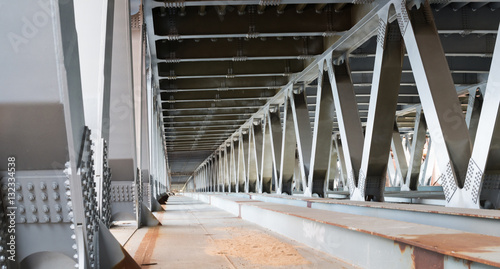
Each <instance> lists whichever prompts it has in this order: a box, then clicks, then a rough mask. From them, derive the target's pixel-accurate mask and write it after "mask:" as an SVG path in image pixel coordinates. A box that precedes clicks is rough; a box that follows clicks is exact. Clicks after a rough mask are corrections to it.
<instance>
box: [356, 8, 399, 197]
mask: <svg viewBox="0 0 500 269" xmlns="http://www.w3.org/2000/svg"><path fill="white" fill-rule="evenodd" d="M388 13H389V10H388V9H383V10H381V11H380V12H379V14H378V16H379V32H378V36H377V50H376V54H375V66H374V70H373V81H372V88H371V92H370V103H369V107H368V120H367V125H366V133H365V140H364V144H363V145H364V147H363V159H362V161H361V168H360V171H359V184H358V189H359V192H358V191H355V192H354V194H353V195H352V196H351V200H360V201H365V200H368V201H370V200H372V201H384V197H383V195H384V188H385V179H386V177H385V176H386V170H387V156H388V154H389V152H390V148H391V135H392V131H391V127H392V126H393V125H394V117H395V113H396V106H397V102H398V93H399V87H400V82H401V72H402V68H403V44H402V42H401V35H400V33H399V29H398V25H397V23H396V22H395V23H388V16H389V14H388Z"/></svg>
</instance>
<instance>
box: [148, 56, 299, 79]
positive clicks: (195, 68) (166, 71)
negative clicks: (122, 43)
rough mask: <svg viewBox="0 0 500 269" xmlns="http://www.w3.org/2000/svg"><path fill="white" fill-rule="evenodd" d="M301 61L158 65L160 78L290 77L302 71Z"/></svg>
mask: <svg viewBox="0 0 500 269" xmlns="http://www.w3.org/2000/svg"><path fill="white" fill-rule="evenodd" d="M303 68H304V65H303V63H302V61H301V60H297V59H295V60H262V61H252V62H248V61H245V62H232V61H231V62H196V63H193V62H180V63H159V64H158V72H159V76H160V77H162V78H163V77H165V78H170V79H185V78H196V77H202V76H205V77H217V76H224V77H227V78H232V77H235V76H256V75H264V74H265V75H269V74H282V75H290V74H292V73H297V72H300V71H302V69H303Z"/></svg>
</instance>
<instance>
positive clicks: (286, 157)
mask: <svg viewBox="0 0 500 269" xmlns="http://www.w3.org/2000/svg"><path fill="white" fill-rule="evenodd" d="M288 91H291V89H288ZM292 114H293V113H292V108H291V106H290V97H289V95H288V94H287V95H286V98H285V114H284V117H283V118H284V120H283V138H282V140H281V143H282V144H281V154H280V155H281V161H280V169H279V171H280V177H279V184H278V187H276V193H277V194H282V193H286V194H288V195H292V190H293V186H292V183H293V174H294V168H295V149H296V143H297V141H296V138H295V130H294V125H293V115H292Z"/></svg>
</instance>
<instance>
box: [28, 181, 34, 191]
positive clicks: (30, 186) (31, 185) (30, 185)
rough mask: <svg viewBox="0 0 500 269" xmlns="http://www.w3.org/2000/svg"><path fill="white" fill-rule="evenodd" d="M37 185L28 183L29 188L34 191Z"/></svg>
mask: <svg viewBox="0 0 500 269" xmlns="http://www.w3.org/2000/svg"><path fill="white" fill-rule="evenodd" d="M34 188H35V187H34V186H33V183H31V182H30V183H28V190H29V191H32V190H33V189H34Z"/></svg>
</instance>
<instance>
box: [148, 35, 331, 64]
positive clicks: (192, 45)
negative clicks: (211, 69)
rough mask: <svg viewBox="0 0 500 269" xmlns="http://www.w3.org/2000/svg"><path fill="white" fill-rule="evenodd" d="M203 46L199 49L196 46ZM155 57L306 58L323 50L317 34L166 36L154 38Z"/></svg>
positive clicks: (167, 58) (170, 58) (174, 58)
mask: <svg viewBox="0 0 500 269" xmlns="http://www.w3.org/2000/svg"><path fill="white" fill-rule="evenodd" d="M200 48H203V49H200ZM156 50H157V55H158V59H162V60H167V61H168V62H177V60H178V59H204V58H205V59H216V58H228V59H232V58H234V60H235V61H239V60H241V61H243V60H245V58H246V57H250V58H251V57H269V58H272V57H280V56H281V57H287V56H290V57H295V58H307V56H312V55H318V54H321V53H322V52H323V39H322V38H320V37H313V38H299V39H297V40H296V39H293V38H290V37H284V38H282V39H281V40H278V39H276V38H269V39H267V40H266V41H262V40H260V39H248V40H243V39H237V40H232V41H229V40H227V39H219V40H217V41H215V42H214V41H212V40H208V39H200V40H199V41H198V42H196V40H191V39H189V40H184V41H182V42H179V41H168V40H166V39H162V40H158V41H156Z"/></svg>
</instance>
